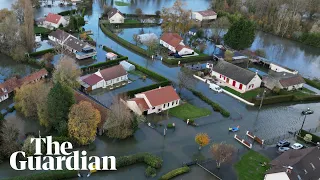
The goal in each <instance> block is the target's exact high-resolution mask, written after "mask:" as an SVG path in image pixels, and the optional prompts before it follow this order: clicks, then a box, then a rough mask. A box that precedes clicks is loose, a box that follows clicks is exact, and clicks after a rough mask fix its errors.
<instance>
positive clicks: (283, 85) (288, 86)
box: [262, 71, 305, 91]
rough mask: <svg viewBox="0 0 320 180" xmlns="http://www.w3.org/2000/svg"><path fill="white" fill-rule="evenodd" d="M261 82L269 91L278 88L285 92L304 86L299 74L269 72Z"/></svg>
mask: <svg viewBox="0 0 320 180" xmlns="http://www.w3.org/2000/svg"><path fill="white" fill-rule="evenodd" d="M262 82H263V84H264V86H265V87H266V88H268V89H270V90H273V89H274V88H278V89H284V90H287V91H291V90H296V89H300V88H302V87H303V85H304V84H305V81H304V79H303V77H302V76H301V75H299V74H291V73H287V72H274V71H269V74H268V76H265V77H263V79H262Z"/></svg>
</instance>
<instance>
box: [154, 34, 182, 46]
mask: <svg viewBox="0 0 320 180" xmlns="http://www.w3.org/2000/svg"><path fill="white" fill-rule="evenodd" d="M160 39H161V40H162V41H164V42H166V43H168V44H170V45H171V46H173V47H176V46H178V45H179V43H180V42H181V41H182V40H183V39H182V37H181V36H179V34H177V33H163V35H162V36H161V38H160Z"/></svg>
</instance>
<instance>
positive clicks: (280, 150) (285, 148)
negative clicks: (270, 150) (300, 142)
mask: <svg viewBox="0 0 320 180" xmlns="http://www.w3.org/2000/svg"><path fill="white" fill-rule="evenodd" d="M289 149H290V148H288V147H279V149H278V151H279V152H281V153H283V152H286V151H288V150H289Z"/></svg>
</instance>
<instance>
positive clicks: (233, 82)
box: [207, 60, 261, 93]
mask: <svg viewBox="0 0 320 180" xmlns="http://www.w3.org/2000/svg"><path fill="white" fill-rule="evenodd" d="M207 67H208V68H210V69H211V75H212V76H215V77H216V78H217V79H219V80H220V81H222V82H225V83H226V85H227V86H229V87H231V88H232V89H234V90H236V91H238V92H240V93H245V92H247V91H250V90H253V89H256V88H259V87H260V86H261V78H260V77H259V75H258V73H254V72H252V71H249V70H247V69H244V68H241V67H239V66H236V65H234V64H231V63H229V62H226V61H224V60H219V61H218V62H217V63H216V64H207Z"/></svg>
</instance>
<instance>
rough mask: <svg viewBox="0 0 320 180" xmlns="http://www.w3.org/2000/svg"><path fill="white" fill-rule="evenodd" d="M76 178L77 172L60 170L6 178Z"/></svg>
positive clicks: (48, 179)
mask: <svg viewBox="0 0 320 180" xmlns="http://www.w3.org/2000/svg"><path fill="white" fill-rule="evenodd" d="M75 177H77V171H69V170H61V171H45V172H42V173H36V174H30V175H24V176H17V177H13V178H8V179H7V180H43V179H46V180H60V179H70V178H75Z"/></svg>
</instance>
